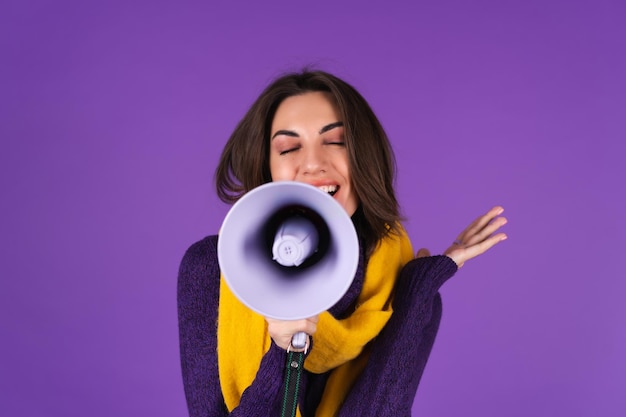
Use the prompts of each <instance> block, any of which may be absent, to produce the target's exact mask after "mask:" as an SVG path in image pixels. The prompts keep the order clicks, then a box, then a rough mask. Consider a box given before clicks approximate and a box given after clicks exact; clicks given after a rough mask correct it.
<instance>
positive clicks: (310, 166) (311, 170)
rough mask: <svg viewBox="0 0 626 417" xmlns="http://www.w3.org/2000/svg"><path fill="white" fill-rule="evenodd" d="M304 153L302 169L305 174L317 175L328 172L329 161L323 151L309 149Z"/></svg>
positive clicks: (314, 148)
mask: <svg viewBox="0 0 626 417" xmlns="http://www.w3.org/2000/svg"><path fill="white" fill-rule="evenodd" d="M303 153H304V155H303V157H304V158H303V161H302V169H303V172H304V173H305V174H317V173H320V172H325V171H326V164H327V162H328V161H327V158H326V155H325V154H324V150H323V149H321V148H318V147H309V148H308V149H306V150H305V151H304V152H303Z"/></svg>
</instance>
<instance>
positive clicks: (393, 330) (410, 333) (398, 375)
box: [339, 256, 457, 417]
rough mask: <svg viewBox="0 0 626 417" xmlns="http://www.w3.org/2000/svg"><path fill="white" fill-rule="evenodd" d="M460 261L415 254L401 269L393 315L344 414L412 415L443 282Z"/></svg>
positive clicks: (435, 327) (438, 314)
mask: <svg viewBox="0 0 626 417" xmlns="http://www.w3.org/2000/svg"><path fill="white" fill-rule="evenodd" d="M456 270H457V266H456V264H455V263H454V261H452V260H451V259H450V258H449V257H447V256H434V257H427V258H419V259H414V260H412V261H411V262H409V263H408V264H406V266H405V267H404V268H403V269H402V271H401V273H400V275H399V277H398V281H397V284H396V289H395V298H394V301H393V310H394V312H393V315H392V316H391V318H390V319H389V322H388V323H387V325H386V326H385V328H384V329H383V330H382V332H381V333H380V334H379V335H378V337H377V338H376V339H375V340H374V342H373V343H372V345H371V351H370V357H369V361H368V363H367V365H366V367H365V369H364V371H363V373H362V374H361V376H360V377H359V378H358V380H357V382H356V383H355V385H354V386H353V388H352V390H351V391H350V393H349V394H348V397H347V398H346V401H345V402H344V404H343V406H342V408H341V410H340V414H339V415H340V416H341V417H350V416H361V417H363V416H391V415H393V416H410V415H411V406H412V404H413V399H414V397H415V393H416V392H417V387H418V384H419V381H420V378H421V376H422V373H423V372H424V368H425V366H426V362H427V360H428V357H429V355H430V351H431V349H432V346H433V343H434V340H435V336H436V334H437V330H438V328H439V322H440V319H441V311H442V308H441V307H442V305H441V297H440V295H439V293H438V290H439V288H440V287H441V285H443V283H444V282H445V281H446V280H447V279H449V278H450V277H452V276H453V275H454V273H455V272H456Z"/></svg>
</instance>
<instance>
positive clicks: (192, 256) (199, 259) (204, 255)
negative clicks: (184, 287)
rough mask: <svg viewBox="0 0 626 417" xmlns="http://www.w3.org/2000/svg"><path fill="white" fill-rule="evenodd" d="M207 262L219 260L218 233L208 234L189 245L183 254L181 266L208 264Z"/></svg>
mask: <svg viewBox="0 0 626 417" xmlns="http://www.w3.org/2000/svg"><path fill="white" fill-rule="evenodd" d="M207 262H217V235H211V236H207V237H205V238H204V239H201V240H199V241H197V242H195V243H193V244H192V245H191V246H189V248H188V249H187V250H186V251H185V255H184V256H183V260H182V262H181V268H182V267H183V266H193V265H198V264H205V265H206V263H207Z"/></svg>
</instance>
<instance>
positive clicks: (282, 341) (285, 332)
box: [265, 316, 319, 350]
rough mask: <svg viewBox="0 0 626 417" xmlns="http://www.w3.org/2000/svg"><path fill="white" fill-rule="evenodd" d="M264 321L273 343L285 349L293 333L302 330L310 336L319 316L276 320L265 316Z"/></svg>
mask: <svg viewBox="0 0 626 417" xmlns="http://www.w3.org/2000/svg"><path fill="white" fill-rule="evenodd" d="M265 321H266V322H267V331H268V333H269V334H270V337H271V338H272V340H274V343H276V345H277V346H279V347H280V348H282V349H284V350H287V348H288V347H289V345H290V344H291V338H292V337H293V335H294V334H296V333H298V332H304V333H306V334H308V335H310V336H312V335H313V334H315V331H316V330H317V322H318V321H319V316H314V317H309V318H308V319H302V320H276V319H271V318H267V317H266V318H265Z"/></svg>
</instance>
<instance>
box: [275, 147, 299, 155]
mask: <svg viewBox="0 0 626 417" xmlns="http://www.w3.org/2000/svg"><path fill="white" fill-rule="evenodd" d="M298 149H300V147H299V146H296V147H295V148H289V149H285V150H284V151H280V152H279V155H287V154H288V153H290V152H295V151H297V150H298Z"/></svg>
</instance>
